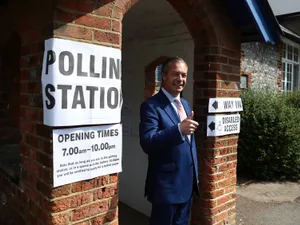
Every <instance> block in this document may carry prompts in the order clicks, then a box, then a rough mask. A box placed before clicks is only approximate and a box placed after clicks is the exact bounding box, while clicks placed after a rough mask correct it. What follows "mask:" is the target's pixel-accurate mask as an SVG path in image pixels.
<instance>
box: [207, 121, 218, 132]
mask: <svg viewBox="0 0 300 225" xmlns="http://www.w3.org/2000/svg"><path fill="white" fill-rule="evenodd" d="M215 125H216V124H215V122H213V121H212V122H211V123H210V124H209V126H208V127H209V128H210V130H211V131H213V130H215Z"/></svg>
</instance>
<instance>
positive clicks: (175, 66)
mask: <svg viewBox="0 0 300 225" xmlns="http://www.w3.org/2000/svg"><path fill="white" fill-rule="evenodd" d="M187 70H188V69H187V66H186V64H185V63H184V62H173V63H172V64H171V65H170V67H169V71H168V73H167V74H163V87H164V88H165V89H166V91H168V92H169V93H170V94H171V95H173V96H174V97H176V96H178V95H179V94H180V92H182V90H183V88H184V86H185V84H186V78H187Z"/></svg>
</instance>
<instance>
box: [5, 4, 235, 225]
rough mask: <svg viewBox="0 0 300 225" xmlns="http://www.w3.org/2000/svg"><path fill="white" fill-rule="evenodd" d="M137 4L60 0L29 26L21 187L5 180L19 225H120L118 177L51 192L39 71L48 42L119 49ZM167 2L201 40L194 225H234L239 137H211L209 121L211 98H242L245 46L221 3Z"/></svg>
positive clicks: (23, 63)
mask: <svg viewBox="0 0 300 225" xmlns="http://www.w3.org/2000/svg"><path fill="white" fill-rule="evenodd" d="M135 2H136V1H135V0H133V1H130V0H116V1H111V0H105V1H96V0H91V1H83V0H57V1H55V4H56V5H54V6H53V7H48V8H47V9H49V10H50V9H53V10H54V11H53V12H50V13H47V14H43V13H41V14H39V15H37V16H41V17H40V18H41V19H43V20H40V19H39V18H38V17H37V18H35V21H36V22H38V24H37V25H36V23H34V22H35V21H33V22H32V23H24V26H23V30H22V32H21V33H22V54H21V55H22V57H21V76H20V85H21V86H20V87H21V89H20V98H21V99H20V101H21V104H20V105H21V115H20V131H21V136H22V139H21V171H22V173H21V174H22V175H21V178H20V180H19V182H18V183H17V184H16V183H12V182H10V181H9V180H8V178H7V176H4V175H3V173H0V191H1V192H4V193H6V196H7V199H8V204H6V207H5V208H4V209H1V208H0V210H1V212H9V213H15V212H16V214H15V215H16V216H14V217H6V219H8V218H13V219H14V220H15V221H16V222H15V224H18V225H19V224H38V225H48V224H56V225H66V224H68V225H69V224H76V225H91V224H92V225H96V224H104V223H109V224H113V225H116V224H118V219H117V215H118V210H117V204H118V174H113V175H108V176H104V177H98V178H96V179H92V180H88V181H82V182H77V183H73V184H69V185H64V186H62V187H59V188H52V182H53V181H52V180H53V173H52V151H53V150H52V142H51V140H52V135H51V133H52V129H50V128H47V127H46V126H44V125H43V124H42V120H43V118H42V96H41V82H40V79H41V63H42V56H43V55H42V54H43V42H44V40H45V39H47V38H49V37H53V36H54V37H59V38H64V39H72V40H78V41H82V42H87V43H94V44H99V45H105V46H112V47H115V48H121V38H122V36H121V33H122V18H123V15H124V14H125V13H126V12H127V11H128V10H129V9H130V7H131V6H133V5H134V3H135ZM169 2H170V4H171V5H173V6H174V8H175V9H176V10H177V11H178V12H179V14H180V15H181V16H182V18H183V20H184V21H185V23H186V25H187V27H188V28H189V30H190V32H191V34H192V36H193V39H194V40H195V50H194V61H195V65H194V111H195V119H196V120H197V121H199V122H200V124H201V127H200V129H199V130H198V131H197V134H196V138H197V145H198V146H197V148H198V156H199V172H200V176H199V180H200V187H201V193H202V195H201V197H200V198H195V201H194V205H193V215H192V224H193V225H200V224H201V225H203V224H204V225H206V224H207V225H208V224H209V225H213V224H214V225H221V224H222V225H223V224H234V221H235V198H236V196H235V188H236V186H235V182H236V158H237V157H236V156H237V153H236V150H237V141H238V135H230V136H225V137H220V138H213V137H206V117H207V114H208V113H207V104H208V98H209V97H237V96H239V90H238V86H237V85H238V84H239V82H240V41H239V39H238V35H237V34H236V31H235V30H234V27H233V25H232V24H231V21H230V19H229V17H228V15H226V12H225V11H224V8H223V7H222V4H221V3H220V1H218V0H195V1H181V0H172V1H171V0H170V1H169ZM39 7H40V8H41V9H42V8H43V7H42V6H41V5H40V6H39ZM87 13H88V14H87ZM46 15H47V16H46ZM49 15H50V16H49ZM43 16H44V17H45V18H44V17H43ZM20 21H21V20H20ZM20 21H19V22H20ZM40 21H42V22H40ZM21 22H22V21H21ZM21 24H22V23H21ZM20 27H22V26H20ZM151 88H152V87H151ZM2 208H3V207H2ZM17 212H18V213H17ZM9 213H7V214H6V215H8V214H9ZM2 215H3V214H2Z"/></svg>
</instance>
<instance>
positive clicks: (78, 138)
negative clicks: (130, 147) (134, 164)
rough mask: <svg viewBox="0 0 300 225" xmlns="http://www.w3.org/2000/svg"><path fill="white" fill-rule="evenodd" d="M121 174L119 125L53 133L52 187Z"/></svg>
mask: <svg viewBox="0 0 300 225" xmlns="http://www.w3.org/2000/svg"><path fill="white" fill-rule="evenodd" d="M121 171H122V125H121V124H115V125H104V126H94V127H81V128H71V129H54V130H53V179H54V180H53V186H54V187H57V186H61V185H65V184H69V183H73V182H77V181H82V180H86V179H92V178H95V177H98V176H103V175H107V174H112V173H118V172H121Z"/></svg>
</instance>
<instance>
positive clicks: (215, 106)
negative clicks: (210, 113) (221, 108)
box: [212, 101, 218, 109]
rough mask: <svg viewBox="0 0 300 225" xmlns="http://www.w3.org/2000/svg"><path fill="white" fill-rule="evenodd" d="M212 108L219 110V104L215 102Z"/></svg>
mask: <svg viewBox="0 0 300 225" xmlns="http://www.w3.org/2000/svg"><path fill="white" fill-rule="evenodd" d="M212 106H213V107H214V108H215V109H217V108H218V102H217V101H215V102H214V103H213V104H212Z"/></svg>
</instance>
